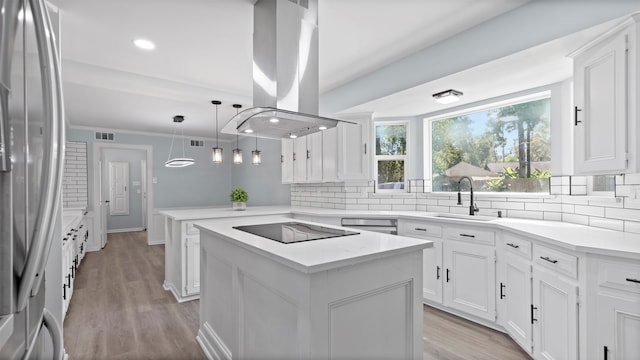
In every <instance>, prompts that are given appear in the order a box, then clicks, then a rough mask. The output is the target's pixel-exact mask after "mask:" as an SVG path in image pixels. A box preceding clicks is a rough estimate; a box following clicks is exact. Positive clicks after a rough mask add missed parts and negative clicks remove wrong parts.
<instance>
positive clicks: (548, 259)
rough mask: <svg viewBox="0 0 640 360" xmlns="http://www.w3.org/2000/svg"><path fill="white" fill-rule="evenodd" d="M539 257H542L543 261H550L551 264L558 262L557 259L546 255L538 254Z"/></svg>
mask: <svg viewBox="0 0 640 360" xmlns="http://www.w3.org/2000/svg"><path fill="white" fill-rule="evenodd" d="M540 259H542V260H544V261H548V262H550V263H552V264H555V263H557V262H558V260H554V259H550V258H548V257H547V256H540Z"/></svg>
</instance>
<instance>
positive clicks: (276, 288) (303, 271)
mask: <svg viewBox="0 0 640 360" xmlns="http://www.w3.org/2000/svg"><path fill="white" fill-rule="evenodd" d="M291 221H292V219H291V218H288V217H284V216H269V217H259V218H236V219H234V220H230V221H225V220H203V221H198V222H196V223H195V226H196V227H197V228H198V229H199V230H200V241H201V255H200V260H201V264H200V265H201V298H200V329H199V331H198V337H197V339H198V342H199V343H200V345H201V347H202V349H203V350H204V352H205V353H206V354H207V356H208V357H209V358H212V359H232V358H272V359H291V358H296V359H299V358H366V359H376V358H377V359H412V358H414V359H418V358H422V351H423V345H422V341H423V340H422V316H423V314H422V252H423V250H424V249H425V248H428V247H431V245H432V243H431V242H430V241H425V240H419V239H412V238H406V237H399V236H393V235H385V234H380V233H373V232H367V231H361V232H360V233H359V234H355V235H349V236H339V237H333V238H326V239H320V240H314V241H302V242H296V243H289V244H285V243H280V242H277V241H273V240H271V239H267V238H264V237H261V236H257V235H253V234H250V233H247V232H244V231H241V230H238V229H236V228H234V227H238V226H246V225H255V224H277V223H283V222H291ZM299 223H302V224H313V223H308V222H305V221H300V222H299ZM316 225H319V224H316ZM325 226H326V225H325ZM328 228H332V229H339V228H337V227H331V226H328Z"/></svg>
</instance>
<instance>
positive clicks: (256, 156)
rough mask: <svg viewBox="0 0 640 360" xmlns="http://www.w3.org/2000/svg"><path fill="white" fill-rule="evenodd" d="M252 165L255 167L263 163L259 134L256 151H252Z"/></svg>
mask: <svg viewBox="0 0 640 360" xmlns="http://www.w3.org/2000/svg"><path fill="white" fill-rule="evenodd" d="M251 163H252V164H253V165H260V164H261V163H262V154H261V152H260V150H258V134H256V149H255V150H253V151H251Z"/></svg>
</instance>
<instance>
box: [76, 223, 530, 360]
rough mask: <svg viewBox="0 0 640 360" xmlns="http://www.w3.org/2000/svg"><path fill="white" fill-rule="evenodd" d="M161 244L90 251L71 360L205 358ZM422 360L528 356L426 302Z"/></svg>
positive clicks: (117, 237) (125, 237)
mask: <svg viewBox="0 0 640 360" xmlns="http://www.w3.org/2000/svg"><path fill="white" fill-rule="evenodd" d="M163 280H164V246H163V245H153V246H148V245H147V244H146V233H145V232H143V231H141V232H129V233H114V234H109V242H108V245H107V246H106V247H105V248H104V249H103V250H101V251H99V252H92V253H88V254H87V256H86V257H85V258H84V260H83V261H82V264H81V266H80V268H79V270H78V273H77V276H76V279H75V290H74V291H75V292H74V294H73V297H72V299H71V305H70V306H69V311H68V312H67V317H66V319H65V321H64V345H65V350H66V351H67V353H68V354H69V356H70V358H71V359H203V358H205V356H204V353H203V352H202V350H201V349H200V346H199V345H198V344H197V342H196V340H195V337H196V334H197V331H198V326H199V314H198V313H199V308H198V307H199V301H197V300H196V301H189V302H186V303H182V304H178V303H177V302H176V300H175V299H174V297H173V295H171V293H170V292H167V291H165V290H164V289H163V288H162V282H163ZM424 329H425V330H424V338H425V342H424V359H427V360H432V359H434V360H436V359H437V360H461V359H478V360H489V359H500V360H503V359H509V360H511V359H512V360H518V359H529V357H528V356H527V354H525V353H524V352H523V351H522V350H520V348H519V347H518V346H517V345H516V344H515V343H514V342H513V341H512V340H511V339H510V338H509V337H508V336H506V335H504V334H502V333H500V332H497V331H494V330H491V329H488V328H485V327H483V326H480V325H477V324H474V323H472V322H469V321H466V320H464V319H461V318H458V317H456V316H453V315H449V314H447V313H445V312H442V311H439V310H436V309H433V308H431V307H428V306H425V307H424Z"/></svg>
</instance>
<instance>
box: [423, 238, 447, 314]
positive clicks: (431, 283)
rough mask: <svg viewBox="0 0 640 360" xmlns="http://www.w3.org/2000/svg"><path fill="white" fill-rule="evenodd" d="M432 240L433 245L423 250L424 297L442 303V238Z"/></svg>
mask: <svg viewBox="0 0 640 360" xmlns="http://www.w3.org/2000/svg"><path fill="white" fill-rule="evenodd" d="M431 241H433V247H431V248H429V249H425V250H423V251H422V257H423V263H422V271H423V275H422V297H423V298H424V299H427V300H431V301H433V302H437V303H440V304H442V273H443V269H442V240H436V239H432V240H431Z"/></svg>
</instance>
